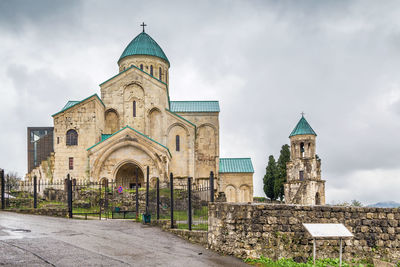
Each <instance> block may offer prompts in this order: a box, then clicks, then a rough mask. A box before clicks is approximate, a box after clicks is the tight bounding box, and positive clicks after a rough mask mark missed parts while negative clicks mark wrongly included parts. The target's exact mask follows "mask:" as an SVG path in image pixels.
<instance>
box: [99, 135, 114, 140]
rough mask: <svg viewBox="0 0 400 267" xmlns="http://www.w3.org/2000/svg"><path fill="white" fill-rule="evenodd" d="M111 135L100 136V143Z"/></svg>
mask: <svg viewBox="0 0 400 267" xmlns="http://www.w3.org/2000/svg"><path fill="white" fill-rule="evenodd" d="M111 135H112V134H101V142H103V141H104V140H106V139H107V138H109V137H110V136H111Z"/></svg>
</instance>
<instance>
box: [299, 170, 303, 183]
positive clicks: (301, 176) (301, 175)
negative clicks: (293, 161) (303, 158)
mask: <svg viewBox="0 0 400 267" xmlns="http://www.w3.org/2000/svg"><path fill="white" fill-rule="evenodd" d="M299 178H300V181H304V171H299Z"/></svg>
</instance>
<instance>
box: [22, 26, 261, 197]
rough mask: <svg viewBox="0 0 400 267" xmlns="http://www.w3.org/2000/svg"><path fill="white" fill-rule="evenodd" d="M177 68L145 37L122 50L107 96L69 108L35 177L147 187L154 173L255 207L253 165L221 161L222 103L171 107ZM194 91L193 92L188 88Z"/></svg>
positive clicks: (104, 86)
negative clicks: (190, 180)
mask: <svg viewBox="0 0 400 267" xmlns="http://www.w3.org/2000/svg"><path fill="white" fill-rule="evenodd" d="M169 68H170V62H169V60H168V58H167V56H166V55H165V53H164V52H163V50H162V49H161V47H160V46H159V45H158V44H157V43H156V42H155V41H154V40H153V39H152V38H151V37H150V36H149V35H148V34H147V33H146V32H145V31H144V30H143V32H141V33H140V34H139V35H137V36H136V37H135V38H134V39H133V40H132V41H131V42H130V43H129V45H128V46H127V47H126V49H125V50H124V51H123V53H122V55H121V57H120V58H119V60H118V70H119V72H118V73H117V74H116V75H115V76H113V77H111V78H109V79H108V80H106V81H104V82H103V83H101V84H100V91H101V95H100V96H98V95H97V94H93V95H91V96H89V97H87V98H85V99H83V100H81V101H68V102H67V104H66V105H65V106H64V107H63V108H62V109H60V110H59V111H58V112H56V113H55V114H53V115H52V117H53V119H54V132H53V144H54V151H53V152H52V153H51V154H50V155H49V157H48V159H47V160H45V161H43V162H42V163H41V164H40V165H38V166H36V168H34V169H33V170H32V171H31V172H30V173H28V175H27V176H28V178H31V177H33V175H36V176H37V177H38V179H39V180H53V179H64V178H65V177H66V175H67V174H70V175H71V177H73V178H74V179H77V180H85V181H102V180H104V179H108V180H115V181H116V183H117V184H119V185H121V186H123V187H125V188H131V187H134V186H135V179H134V176H135V175H134V174H135V172H136V170H138V171H139V183H140V186H144V185H145V179H144V177H145V172H146V169H147V167H149V169H150V186H154V185H155V182H156V178H159V179H160V182H161V183H168V181H169V174H170V173H173V175H174V178H176V179H175V181H176V183H177V185H179V184H183V183H186V178H187V177H194V181H195V183H198V184H201V183H204V182H205V181H208V179H209V176H210V172H213V173H214V176H215V178H216V179H215V188H216V189H217V192H216V193H219V192H224V193H225V195H226V198H227V200H228V201H230V202H248V201H252V200H253V172H254V170H253V166H252V163H251V159H250V158H220V142H219V140H220V134H219V132H220V131H219V130H220V129H219V127H220V126H219V113H220V107H219V102H218V101H172V100H171V99H170V96H169V90H171V89H170V88H169ZM189 90H190V89H189Z"/></svg>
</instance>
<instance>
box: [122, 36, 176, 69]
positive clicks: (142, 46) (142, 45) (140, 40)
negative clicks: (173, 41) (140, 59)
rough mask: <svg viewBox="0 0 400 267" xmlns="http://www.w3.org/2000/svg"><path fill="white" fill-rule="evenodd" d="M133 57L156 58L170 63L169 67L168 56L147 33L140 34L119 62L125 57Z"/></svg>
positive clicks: (126, 49)
mask: <svg viewBox="0 0 400 267" xmlns="http://www.w3.org/2000/svg"><path fill="white" fill-rule="evenodd" d="M133 55H149V56H155V57H158V58H161V59H164V60H165V61H167V62H168V65H169V60H168V58H167V56H166V55H165V54H164V51H163V50H162V49H161V47H160V46H159V45H158V44H157V43H156V41H154V40H153V38H151V37H150V35H148V34H147V33H145V32H142V33H140V34H139V35H138V36H136V37H135V38H134V39H133V40H132V41H131V42H130V43H129V45H128V46H127V47H126V48H125V50H124V52H123V53H122V55H121V57H120V58H119V60H118V61H120V60H121V59H123V58H124V57H128V56H133Z"/></svg>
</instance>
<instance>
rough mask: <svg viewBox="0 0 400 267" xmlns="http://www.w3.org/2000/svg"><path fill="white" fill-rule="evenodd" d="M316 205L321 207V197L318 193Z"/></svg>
mask: <svg viewBox="0 0 400 267" xmlns="http://www.w3.org/2000/svg"><path fill="white" fill-rule="evenodd" d="M315 205H321V197H320V195H319V193H318V192H317V193H316V194H315Z"/></svg>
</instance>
